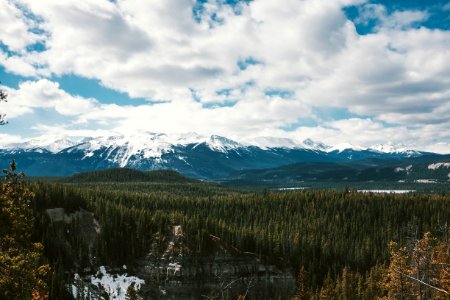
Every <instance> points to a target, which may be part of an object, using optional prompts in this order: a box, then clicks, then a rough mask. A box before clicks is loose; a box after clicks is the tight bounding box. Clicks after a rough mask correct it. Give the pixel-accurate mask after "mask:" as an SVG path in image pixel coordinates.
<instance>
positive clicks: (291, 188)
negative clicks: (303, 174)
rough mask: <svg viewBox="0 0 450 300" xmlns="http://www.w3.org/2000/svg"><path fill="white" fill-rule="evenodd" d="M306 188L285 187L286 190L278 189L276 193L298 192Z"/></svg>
mask: <svg viewBox="0 0 450 300" xmlns="http://www.w3.org/2000/svg"><path fill="white" fill-rule="evenodd" d="M305 189H307V187H287V188H278V189H276V190H277V191H298V190H305Z"/></svg>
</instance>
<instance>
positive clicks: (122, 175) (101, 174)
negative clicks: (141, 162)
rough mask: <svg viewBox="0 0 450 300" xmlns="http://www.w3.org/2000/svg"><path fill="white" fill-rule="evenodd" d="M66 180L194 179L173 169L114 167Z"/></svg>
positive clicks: (156, 180)
mask: <svg viewBox="0 0 450 300" xmlns="http://www.w3.org/2000/svg"><path fill="white" fill-rule="evenodd" d="M64 181H65V182H76V183H81V182H87V183H92V182H170V183H175V182H178V183H180V182H183V183H186V182H191V181H192V180H191V179H189V178H186V177H184V176H182V175H181V174H179V173H178V172H175V171H172V170H155V171H147V172H143V171H139V170H135V169H129V168H114V169H106V170H99V171H92V172H85V173H78V174H75V175H73V176H71V177H68V178H64Z"/></svg>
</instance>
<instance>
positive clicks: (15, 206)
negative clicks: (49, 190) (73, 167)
mask: <svg viewBox="0 0 450 300" xmlns="http://www.w3.org/2000/svg"><path fill="white" fill-rule="evenodd" d="M15 169H16V166H15V162H14V161H12V162H11V164H10V169H9V170H3V173H5V174H6V180H7V182H6V183H3V184H2V185H1V195H0V299H11V300H15V299H17V300H22V299H30V298H31V299H36V300H37V299H39V300H41V299H47V296H46V295H47V294H48V289H47V285H46V280H45V279H46V277H47V276H48V275H49V273H50V268H49V266H48V265H41V264H40V260H41V256H42V250H43V246H42V244H40V243H33V242H32V240H31V232H32V229H33V212H32V210H31V208H30V205H31V201H32V199H33V193H31V192H30V190H29V189H28V188H27V186H26V184H25V183H24V182H23V181H22V180H21V179H22V177H23V174H16V173H15Z"/></svg>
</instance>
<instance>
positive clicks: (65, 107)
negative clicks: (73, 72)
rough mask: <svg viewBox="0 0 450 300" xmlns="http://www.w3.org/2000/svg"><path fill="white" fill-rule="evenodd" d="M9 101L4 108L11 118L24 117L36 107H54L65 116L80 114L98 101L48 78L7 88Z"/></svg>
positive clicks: (4, 104)
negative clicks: (74, 92) (64, 88)
mask: <svg viewBox="0 0 450 300" xmlns="http://www.w3.org/2000/svg"><path fill="white" fill-rule="evenodd" d="M6 91H7V92H8V99H9V101H8V102H6V103H3V104H2V109H4V111H5V112H6V113H7V115H8V118H9V119H14V118H18V117H23V115H24V114H27V113H32V112H33V111H34V110H35V109H36V108H47V109H54V110H55V111H56V112H57V113H59V114H61V115H64V116H79V115H82V114H84V113H86V112H88V111H89V110H91V109H92V108H93V107H94V105H95V104H96V103H97V102H96V100H93V99H84V98H82V97H78V96H72V95H70V94H68V93H66V92H65V91H63V90H61V89H60V88H59V85H58V84H57V83H55V82H51V81H49V80H47V79H41V80H38V81H25V82H22V83H21V84H20V85H19V88H18V89H7V90H6Z"/></svg>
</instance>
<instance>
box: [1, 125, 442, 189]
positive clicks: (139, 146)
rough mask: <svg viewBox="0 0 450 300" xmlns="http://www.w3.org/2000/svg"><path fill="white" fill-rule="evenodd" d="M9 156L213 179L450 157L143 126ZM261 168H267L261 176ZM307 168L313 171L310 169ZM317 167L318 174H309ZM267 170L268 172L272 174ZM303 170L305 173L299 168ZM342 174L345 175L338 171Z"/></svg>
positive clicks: (33, 162) (47, 166) (56, 169)
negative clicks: (173, 131)
mask: <svg viewBox="0 0 450 300" xmlns="http://www.w3.org/2000/svg"><path fill="white" fill-rule="evenodd" d="M11 159H15V160H16V162H17V165H18V168H19V169H20V170H23V171H24V172H25V173H26V174H27V175H29V176H68V175H72V174H75V173H79V172H86V171H95V170H101V169H106V168H115V167H127V168H133V169H138V170H145V171H147V170H156V169H171V170H176V171H178V172H180V173H181V174H183V175H186V176H189V177H193V178H200V179H208V180H221V179H230V178H231V179H236V178H248V176H250V177H255V178H259V177H261V180H267V176H269V177H270V176H272V178H273V176H279V174H277V173H280V174H286V170H285V169H286V168H287V169H288V170H290V172H291V173H292V174H291V175H290V178H291V179H292V178H302V177H304V178H307V179H310V180H319V179H333V180H342V179H343V178H347V180H349V178H351V180H358V179H362V178H364V179H368V180H371V178H372V177H374V176H372V175H371V176H369V175H370V174H372V173H374V174H375V175H377V174H378V175H377V176H378V177H377V176H375V177H376V179H382V177H383V176H379V174H380V172H379V171H376V170H372V171H367V172H365V171H364V170H365V169H371V168H372V169H373V168H375V169H376V168H381V169H382V168H389V170H391V171H392V172H393V174H394V175H395V174H397V175H395V176H392V174H390V173H389V176H388V178H390V179H391V178H392V179H395V180H402V179H404V177H405V176H406V175H405V176H400V175H401V174H408V175H410V174H412V173H413V170H414V168H413V167H411V168H410V169H409V171H404V172H403V171H399V170H400V169H402V168H403V169H404V168H407V167H408V166H409V165H414V163H415V162H421V163H422V164H425V165H424V167H425V169H427V167H428V165H429V164H433V163H446V162H447V161H450V156H448V155H440V154H435V153H428V152H421V151H416V150H414V149H408V148H406V147H403V146H400V147H398V146H394V145H392V144H385V145H375V146H373V147H369V148H363V147H359V146H353V145H350V144H339V145H334V146H329V145H325V144H323V143H320V142H316V141H313V140H311V139H306V140H303V141H294V140H291V139H287V138H270V137H261V138H256V139H253V140H249V141H246V142H241V143H239V142H236V141H233V140H231V139H228V138H226V137H222V136H217V135H211V136H202V135H198V134H195V133H188V134H161V133H144V134H137V135H113V136H107V137H98V138H83V139H81V140H77V141H74V140H69V139H61V138H53V139H42V138H41V139H32V140H28V141H24V142H23V143H16V144H9V145H6V146H3V147H2V148H1V149H0V160H1V161H3V162H5V161H9V160H11ZM449 167H450V164H449V165H448V166H447V165H441V166H440V167H439V168H438V171H439V170H441V171H442V170H443V172H444V173H445V172H447V171H448V172H447V173H450V169H448V168H449ZM295 169H297V171H295ZM447 169H448V170H447ZM263 170H264V171H263ZM268 170H271V171H270V172H269V171H268ZM305 170H306V171H305ZM330 170H334V171H333V172H335V173H336V172H337V173H339V175H333V176H331V175H330V174H333V172H331V173H329V172H330ZM395 170H397V171H395ZM427 170H428V169H427ZM430 170H431V169H430ZM434 171H436V170H434ZM261 172H263V173H264V172H265V173H264V174H266V175H264V176H262V175H261V174H262V173H261ZM305 172H306V173H308V172H309V173H308V174H309V175H307V174H306V173H305ZM317 172H319V173H321V175H317V174H316V176H314V174H312V175H311V174H310V173H317ZM327 172H328V173H327ZM371 172H372V173H371ZM439 172H440V171H439ZM439 172H434V173H439ZM269 173H270V174H271V175H267V174H269ZM287 173H289V172H287ZM300 173H302V174H303V175H301V176H300V175H298V174H300ZM345 173H348V174H347V175H348V176H345V175H344V176H341V175H343V174H345ZM381 173H382V174H385V172H381ZM441 173H442V172H441ZM444 173H443V174H442V175H440V176H439V180H448V176H447V173H445V174H444ZM250 174H252V175H250ZM296 174H297V175H296ZM361 174H365V175H364V176H363V175H361ZM368 174H369V175H368ZM399 174H400V175H399ZM299 176H300V177H299ZM305 176H306V177H305ZM358 176H360V177H358ZM281 177H283V176H281ZM281 177H280V178H281ZM432 179H436V178H432Z"/></svg>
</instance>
